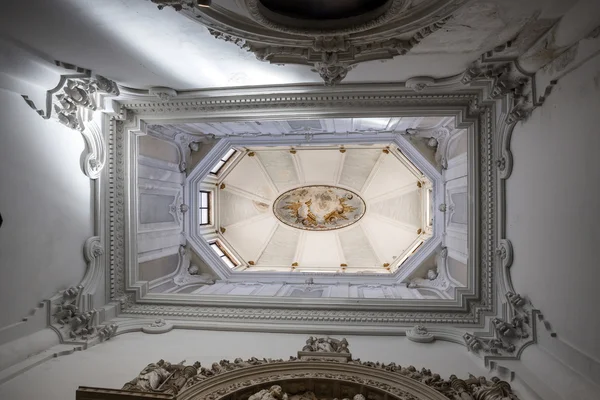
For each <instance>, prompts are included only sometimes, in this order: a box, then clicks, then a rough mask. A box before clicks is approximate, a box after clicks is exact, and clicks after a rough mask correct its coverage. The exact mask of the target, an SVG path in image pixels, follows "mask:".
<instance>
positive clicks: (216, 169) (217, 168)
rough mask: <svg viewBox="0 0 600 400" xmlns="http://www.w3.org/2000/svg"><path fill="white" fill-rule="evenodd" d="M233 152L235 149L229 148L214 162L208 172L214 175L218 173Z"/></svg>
mask: <svg viewBox="0 0 600 400" xmlns="http://www.w3.org/2000/svg"><path fill="white" fill-rule="evenodd" d="M234 154H235V149H229V151H228V152H227V153H225V155H224V156H223V157H221V159H220V160H219V162H218V163H216V164H215V166H214V167H213V169H211V170H210V173H211V174H214V175H216V174H218V173H219V171H220V170H221V168H223V166H224V165H225V164H226V163H227V161H229V159H230V158H231V157H232V156H233V155H234Z"/></svg>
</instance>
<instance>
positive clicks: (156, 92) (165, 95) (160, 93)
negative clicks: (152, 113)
mask: <svg viewBox="0 0 600 400" xmlns="http://www.w3.org/2000/svg"><path fill="white" fill-rule="evenodd" d="M148 93H149V94H151V95H153V96H156V97H158V99H159V100H161V101H169V100H171V99H172V98H175V97H177V91H176V90H175V89H172V88H168V87H162V86H161V87H152V88H150V89H149V90H148Z"/></svg>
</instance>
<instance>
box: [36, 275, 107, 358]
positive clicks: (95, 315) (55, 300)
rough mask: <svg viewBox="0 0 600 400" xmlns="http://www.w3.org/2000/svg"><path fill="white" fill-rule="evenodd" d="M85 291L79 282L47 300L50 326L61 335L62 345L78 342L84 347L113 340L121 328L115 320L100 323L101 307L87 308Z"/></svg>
mask: <svg viewBox="0 0 600 400" xmlns="http://www.w3.org/2000/svg"><path fill="white" fill-rule="evenodd" d="M84 294H85V293H84V286H83V285H81V284H79V285H77V286H72V287H69V288H67V289H65V290H62V291H60V292H59V293H58V294H56V295H55V296H53V297H52V298H51V299H49V300H47V301H46V302H47V304H48V314H49V315H48V321H49V327H50V328H51V329H52V330H54V331H55V332H56V333H57V334H58V336H59V339H60V343H61V344H78V345H81V346H82V348H84V349H85V348H87V347H89V346H93V345H95V344H98V343H100V342H103V341H105V340H108V339H110V338H111V337H113V336H114V335H115V333H116V331H117V329H118V326H117V325H116V324H114V323H112V324H102V323H101V315H100V310H98V309H95V308H91V309H85V308H84V307H86V306H87V304H86V303H85V302H84V301H83V300H82V298H83V297H84Z"/></svg>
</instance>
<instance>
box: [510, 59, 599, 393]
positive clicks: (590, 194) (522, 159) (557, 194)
mask: <svg viewBox="0 0 600 400" xmlns="http://www.w3.org/2000/svg"><path fill="white" fill-rule="evenodd" d="M599 112H600V57H599V56H596V57H595V58H593V59H591V60H590V61H588V62H587V63H586V64H584V65H582V66H580V67H579V68H578V69H576V70H574V71H573V72H571V73H570V74H569V75H566V76H565V77H564V78H562V79H561V80H560V81H559V83H558V85H557V86H556V87H555V88H554V90H553V91H552V94H551V95H550V96H549V98H548V99H547V100H546V103H545V104H544V106H543V107H541V108H539V109H537V110H536V111H535V112H534V113H533V115H532V116H531V117H530V118H529V119H528V120H527V121H526V122H525V123H523V124H519V125H517V127H516V128H515V130H514V132H513V137H512V143H511V149H512V152H513V156H514V172H513V174H512V176H511V177H510V178H509V180H508V181H507V184H506V188H507V218H508V220H507V238H508V239H509V240H511V241H512V244H513V246H514V254H515V256H514V264H513V266H512V269H511V273H512V280H513V282H514V286H515V289H516V291H517V292H519V293H520V294H522V295H525V296H527V297H529V298H530V299H531V301H532V303H533V305H534V306H535V307H536V308H539V309H541V310H542V312H543V313H544V316H545V318H546V319H547V320H548V321H549V322H550V323H551V324H552V327H553V329H554V331H556V333H557V335H558V336H557V338H556V339H551V340H550V341H549V342H548V343H547V344H545V346H548V347H549V351H551V352H553V353H555V354H557V353H558V351H559V350H558V348H559V347H560V348H563V349H564V348H565V347H569V346H570V349H571V350H570V353H571V354H572V355H573V357H570V359H569V360H566V357H565V354H566V353H569V352H566V353H565V352H562V350H561V352H562V353H561V355H560V356H559V357H560V358H561V359H562V360H563V361H565V360H566V361H565V362H566V363H567V365H569V366H571V367H573V368H575V369H576V370H578V371H579V372H582V373H583V374H585V375H587V376H588V377H595V378H594V379H596V382H598V383H599V384H600V341H599V340H598V333H599V332H600V312H599V311H598V304H599V303H598V302H599V300H598V282H600V268H599V265H600V263H599V261H598V256H599V253H598V246H599V245H600V215H599V214H600V211H599V210H600V209H599V205H600V201H599V199H598V195H599V184H600V166H599V165H598V151H599V149H600V129H599V128H598V113H599ZM577 350H578V351H579V352H578V351H577ZM586 357H587V358H586ZM576 358H578V359H579V360H580V361H581V360H583V361H581V362H580V361H577V360H576Z"/></svg>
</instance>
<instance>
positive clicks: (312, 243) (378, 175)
mask: <svg viewBox="0 0 600 400" xmlns="http://www.w3.org/2000/svg"><path fill="white" fill-rule="evenodd" d="M247 151H250V152H251V153H250V154H251V156H248V155H247V154H248V153H246V154H240V155H239V157H238V158H237V159H236V160H234V162H235V166H232V167H231V168H230V169H229V170H228V171H227V174H226V176H224V177H220V178H219V182H220V187H221V189H219V190H218V193H216V196H217V200H216V201H215V210H214V212H215V213H218V217H217V220H218V222H219V230H220V231H221V232H222V233H220V237H221V240H222V241H223V242H224V243H225V244H226V246H227V247H228V248H229V249H230V250H233V251H234V252H235V255H236V256H237V257H239V258H240V261H241V262H242V264H243V265H242V267H243V268H248V270H256V271H282V270H283V271H290V270H292V269H294V270H297V271H299V272H341V271H342V269H341V265H342V264H346V265H347V267H345V272H347V273H351V272H371V273H372V272H378V273H390V272H393V271H394V270H395V269H396V268H398V265H399V264H400V263H401V262H402V261H403V260H405V259H406V258H407V257H408V256H409V254H410V253H412V251H414V250H415V248H416V246H418V245H419V244H420V243H422V242H423V241H424V240H427V238H428V237H429V235H430V232H431V227H428V226H427V223H424V218H423V213H424V207H425V204H426V200H425V198H424V196H427V195H428V194H427V189H426V187H425V186H426V184H425V183H426V182H428V180H427V178H426V177H424V176H423V175H422V174H421V173H420V171H418V170H417V169H416V168H415V167H414V166H412V164H410V162H409V161H407V160H406V159H403V158H402V157H401V156H400V157H399V156H397V155H395V154H394V153H393V152H389V151H388V150H387V149H386V146H385V145H374V146H346V147H345V148H344V149H343V150H342V151H340V148H339V146H336V147H319V148H314V147H313V148H310V147H307V148H298V149H297V150H296V152H295V153H291V152H290V148H289V147H285V148H278V147H275V148H251V149H248V150H247ZM221 184H222V185H221ZM308 185H330V186H335V187H341V188H345V189H350V190H351V191H353V192H354V193H356V194H358V195H359V196H360V197H361V198H362V199H363V200H364V202H365V203H366V212H365V214H364V216H363V217H362V218H361V219H360V220H358V222H356V223H354V224H352V225H349V226H347V227H344V228H340V229H335V230H327V231H310V230H303V229H298V228H293V227H290V226H288V225H286V224H284V223H282V222H281V221H280V220H279V219H277V218H276V216H275V214H274V211H273V202H274V201H275V200H276V199H277V198H278V196H280V195H281V194H282V193H284V192H286V191H288V190H290V189H293V188H298V187H304V186H308ZM222 228H224V229H222ZM294 263H297V266H294V267H292V265H293V264H294ZM252 264H253V265H252ZM384 264H389V269H386V268H384V266H383V265H384Z"/></svg>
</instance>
